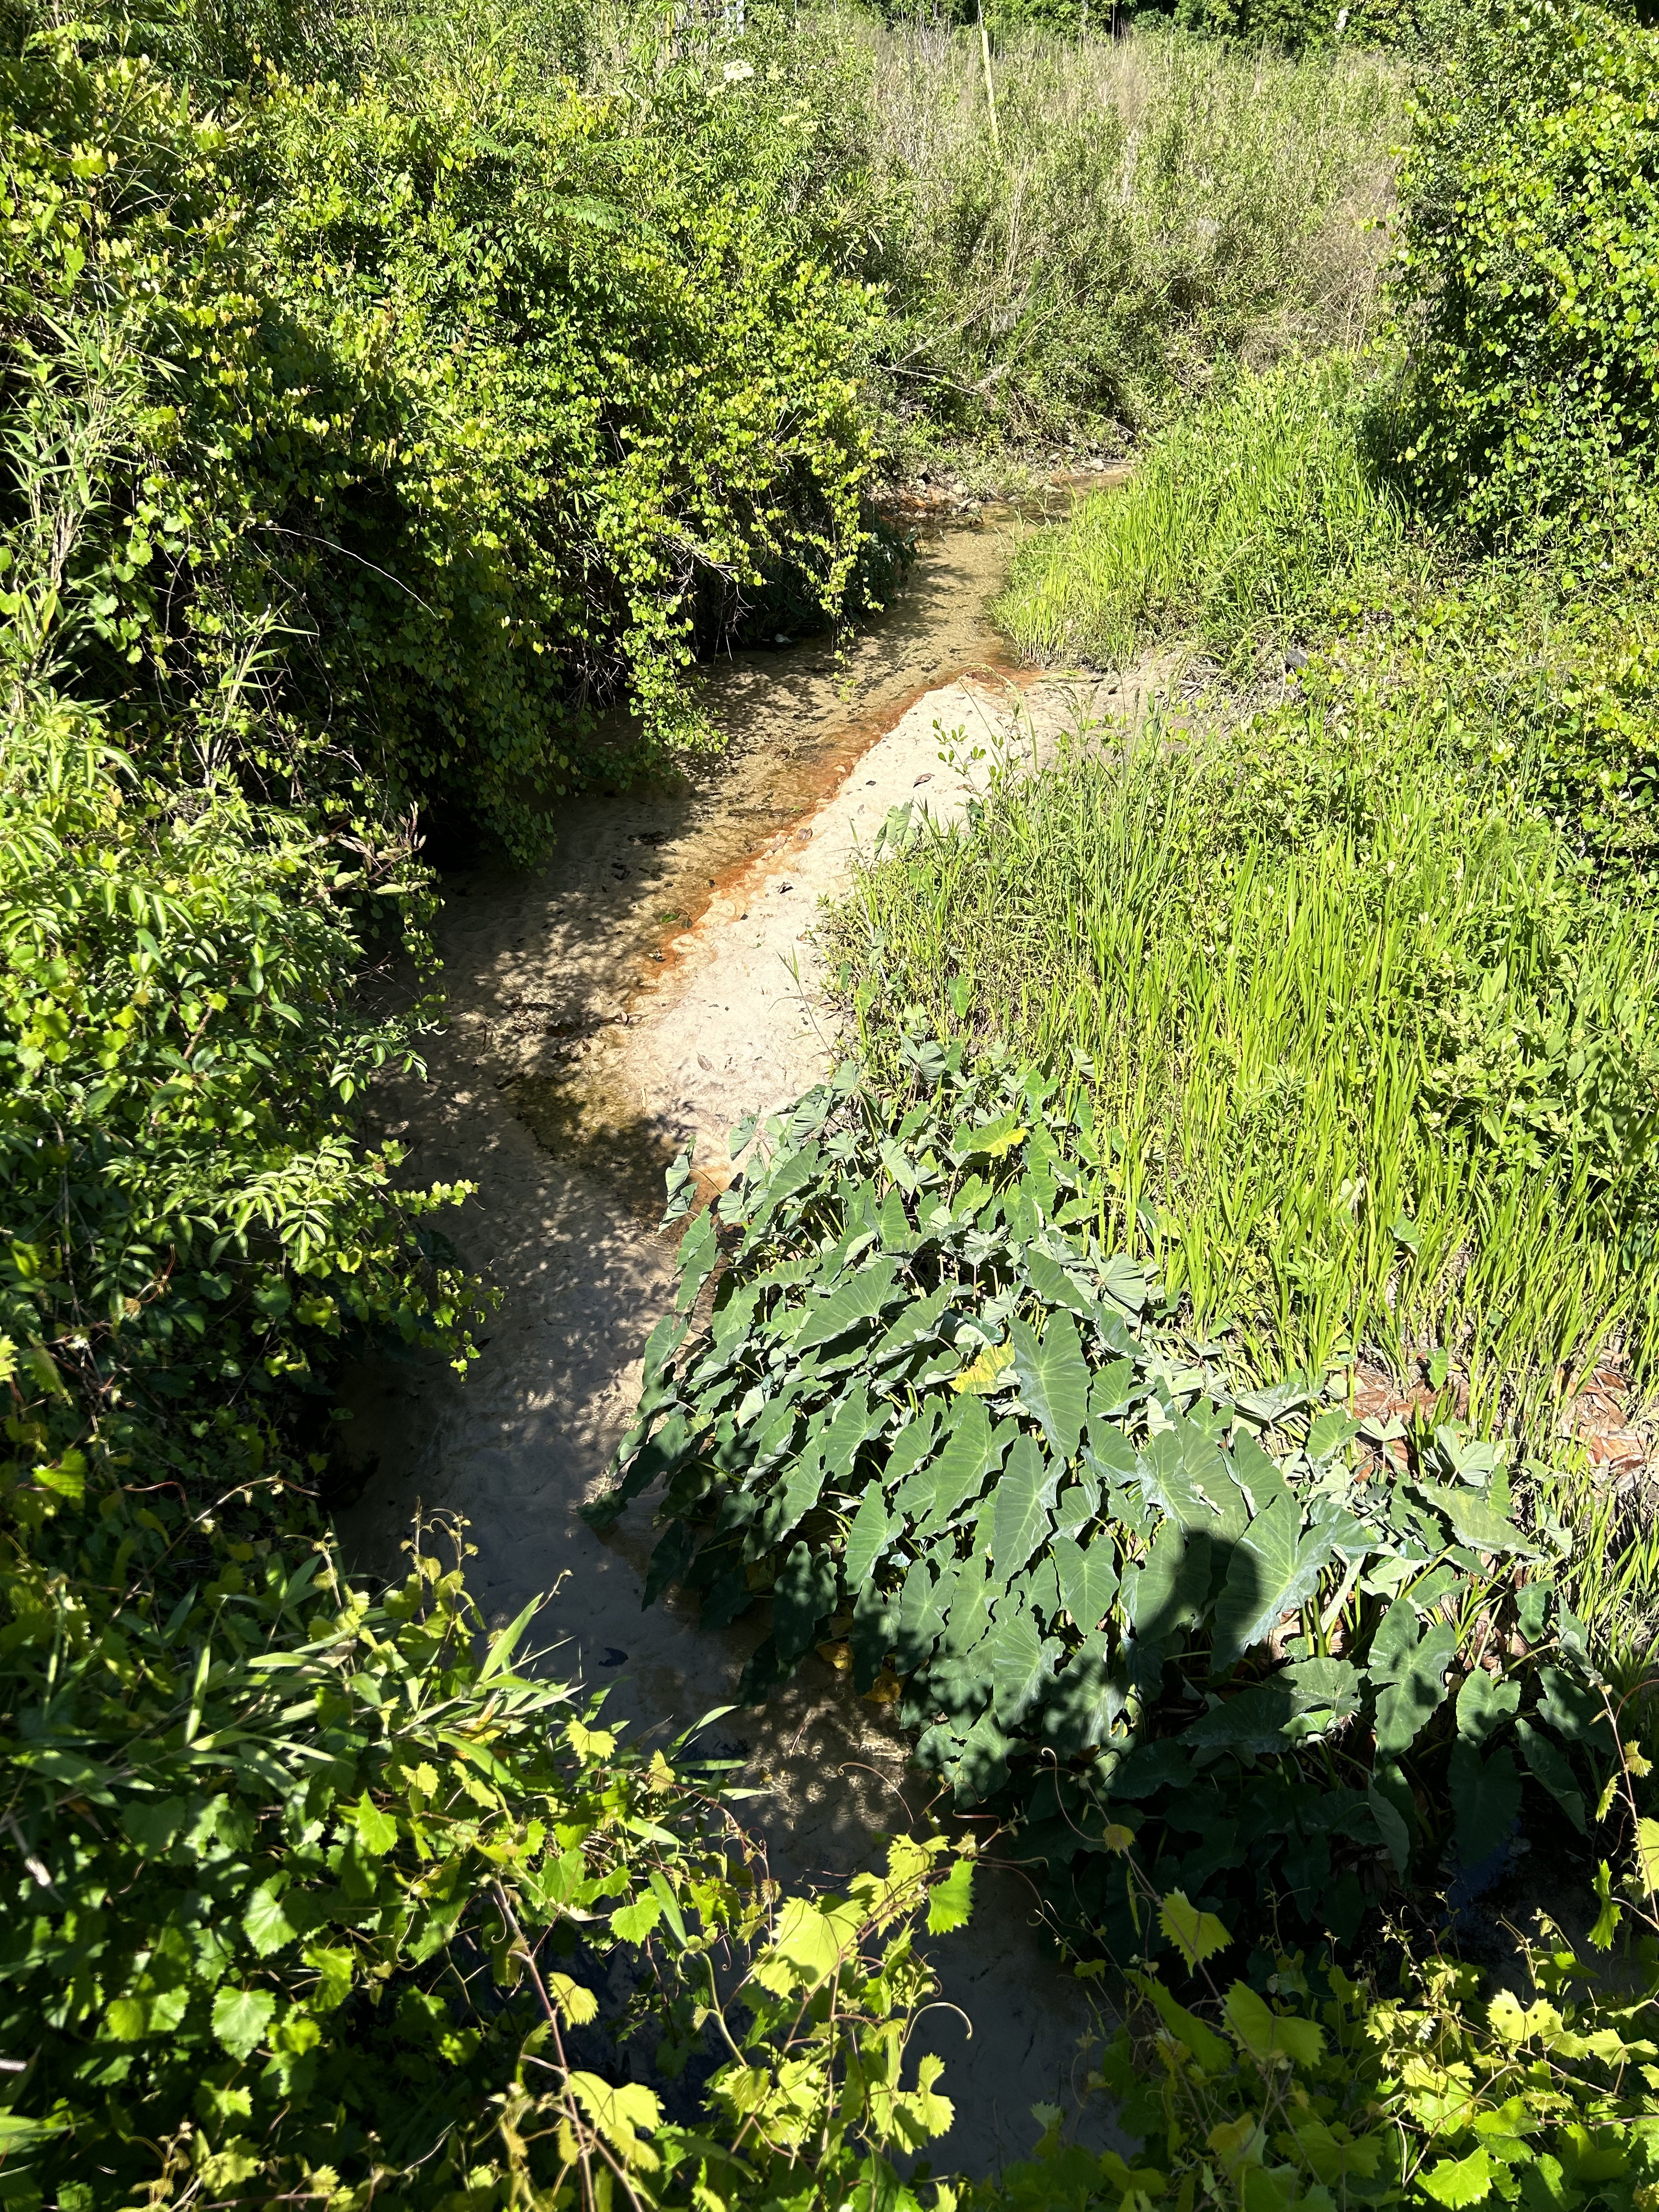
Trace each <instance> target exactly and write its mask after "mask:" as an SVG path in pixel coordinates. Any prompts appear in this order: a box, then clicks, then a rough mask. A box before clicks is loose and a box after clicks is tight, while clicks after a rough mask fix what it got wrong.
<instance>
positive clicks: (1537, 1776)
mask: <svg viewBox="0 0 1659 2212" xmlns="http://www.w3.org/2000/svg"><path fill="white" fill-rule="evenodd" d="M1515 1732H1516V1738H1517V1740H1518V1741H1519V1743H1520V1746H1521V1756H1522V1759H1525V1760H1526V1762H1527V1765H1528V1768H1529V1769H1530V1771H1531V1772H1532V1775H1533V1777H1534V1780H1536V1781H1539V1782H1541V1783H1542V1784H1543V1785H1544V1787H1545V1789H1546V1790H1548V1791H1549V1793H1550V1795H1551V1796H1552V1797H1553V1798H1554V1800H1555V1802H1556V1803H1557V1804H1558V1805H1559V1807H1560V1808H1561V1810H1562V1811H1563V1812H1564V1813H1565V1814H1566V1816H1567V1818H1568V1820H1571V1822H1572V1825H1573V1826H1574V1827H1575V1828H1577V1831H1578V1832H1579V1834H1580V1835H1581V1836H1582V1835H1583V1832H1584V1798H1583V1791H1582V1790H1580V1789H1579V1787H1578V1784H1577V1779H1576V1778H1575V1777H1574V1774H1573V1771H1572V1766H1571V1762H1570V1761H1569V1760H1568V1759H1567V1757H1566V1754H1565V1753H1564V1752H1563V1751H1562V1750H1561V1748H1560V1747H1559V1745H1557V1744H1554V1743H1552V1742H1551V1741H1550V1739H1549V1737H1548V1736H1547V1735H1545V1733H1544V1731H1543V1729H1541V1728H1534V1726H1533V1724H1532V1723H1531V1722H1530V1721H1518V1722H1517V1723H1516V1731H1515Z"/></svg>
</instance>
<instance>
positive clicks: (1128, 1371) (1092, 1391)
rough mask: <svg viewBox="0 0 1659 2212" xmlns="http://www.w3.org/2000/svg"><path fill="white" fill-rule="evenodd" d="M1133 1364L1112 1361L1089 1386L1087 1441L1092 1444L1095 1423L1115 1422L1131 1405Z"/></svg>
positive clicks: (1117, 1360)
mask: <svg viewBox="0 0 1659 2212" xmlns="http://www.w3.org/2000/svg"><path fill="white" fill-rule="evenodd" d="M1134 1381H1135V1364H1134V1362H1133V1359H1114V1360H1113V1361H1112V1362H1111V1364H1109V1366H1106V1367H1103V1368H1102V1369H1101V1370H1100V1371H1099V1372H1098V1374H1097V1376H1095V1379H1094V1381H1093V1382H1092V1383H1091V1384H1090V1385H1089V1441H1090V1443H1091V1445H1092V1444H1093V1443H1094V1438H1095V1426H1096V1424H1097V1422H1102V1421H1110V1420H1115V1419H1117V1418H1118V1417H1119V1415H1121V1414H1123V1413H1127V1412H1128V1410H1129V1407H1130V1406H1131V1404H1132V1403H1133V1390H1134Z"/></svg>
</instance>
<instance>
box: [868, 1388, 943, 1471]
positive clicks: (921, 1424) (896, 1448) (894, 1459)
mask: <svg viewBox="0 0 1659 2212" xmlns="http://www.w3.org/2000/svg"><path fill="white" fill-rule="evenodd" d="M938 1428H939V1408H938V1407H937V1406H929V1407H927V1410H926V1411H925V1412H924V1413H918V1414H917V1415H916V1417H915V1419H914V1420H911V1421H907V1422H906V1423H905V1425H904V1426H903V1427H902V1429H901V1430H900V1431H899V1432H898V1434H897V1436H896V1437H894V1439H893V1443H892V1447H891V1449H890V1450H889V1452H888V1455H887V1465H886V1467H885V1468H884V1471H883V1474H882V1478H881V1479H882V1481H883V1482H884V1485H885V1486H886V1487H887V1488H888V1489H889V1490H891V1489H892V1488H893V1487H894V1486H896V1484H898V1483H901V1482H902V1481H903V1480H904V1479H905V1477H906V1476H907V1475H909V1474H914V1473H915V1469H916V1468H919V1467H920V1466H921V1462H923V1460H925V1459H926V1458H927V1455H928V1453H929V1452H930V1451H932V1449H933V1437H934V1435H935V1433H936V1431H938Z"/></svg>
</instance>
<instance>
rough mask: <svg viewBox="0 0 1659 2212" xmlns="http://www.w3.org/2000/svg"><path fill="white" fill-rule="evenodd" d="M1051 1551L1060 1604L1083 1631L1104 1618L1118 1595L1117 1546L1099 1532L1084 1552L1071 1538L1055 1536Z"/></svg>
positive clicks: (1086, 1630)
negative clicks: (1057, 1577) (1057, 1572)
mask: <svg viewBox="0 0 1659 2212" xmlns="http://www.w3.org/2000/svg"><path fill="white" fill-rule="evenodd" d="M1053 1553H1054V1565H1055V1568H1056V1569H1057V1570H1058V1571H1059V1575H1060V1603H1061V1604H1062V1605H1063V1606H1064V1607H1065V1608H1066V1612H1067V1613H1070V1614H1071V1616H1072V1619H1073V1620H1074V1621H1075V1622H1076V1623H1077V1626H1079V1628H1080V1629H1082V1630H1083V1631H1084V1632H1085V1634H1086V1633H1087V1632H1088V1631H1089V1630H1090V1629H1091V1628H1093V1627H1095V1626H1097V1624H1098V1623H1099V1622H1100V1621H1101V1620H1103V1618H1104V1617H1105V1613H1106V1610H1107V1607H1109V1605H1110V1604H1111V1602H1112V1600H1113V1599H1114V1598H1115V1596H1116V1595H1117V1553H1116V1547H1115V1545H1114V1544H1113V1543H1112V1541H1111V1540H1110V1538H1109V1537H1107V1536H1103V1535H1102V1536H1097V1537H1096V1539H1095V1541H1094V1542H1093V1543H1092V1544H1091V1545H1090V1546H1089V1547H1088V1549H1087V1550H1086V1551H1085V1548H1084V1547H1083V1546H1082V1545H1081V1544H1079V1543H1078V1542H1077V1541H1075V1539H1074V1538H1073V1537H1070V1536H1056V1537H1055V1539H1054V1546H1053Z"/></svg>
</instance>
